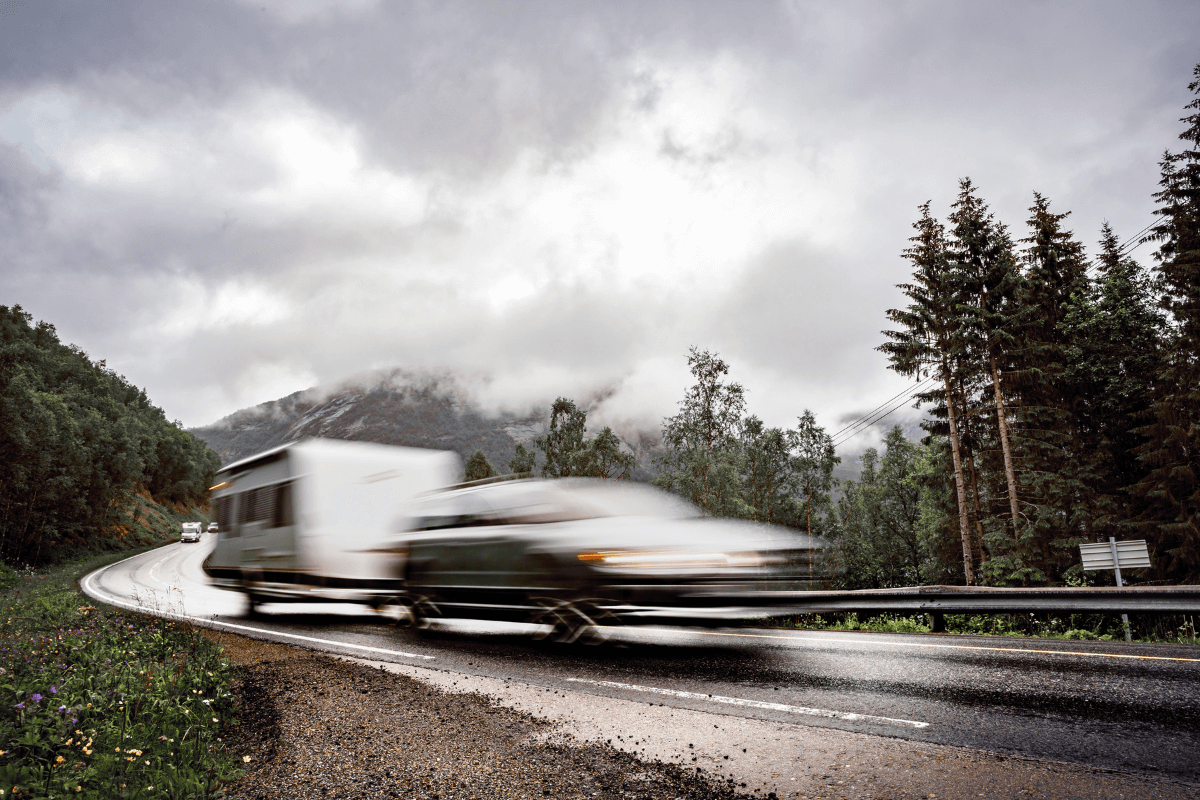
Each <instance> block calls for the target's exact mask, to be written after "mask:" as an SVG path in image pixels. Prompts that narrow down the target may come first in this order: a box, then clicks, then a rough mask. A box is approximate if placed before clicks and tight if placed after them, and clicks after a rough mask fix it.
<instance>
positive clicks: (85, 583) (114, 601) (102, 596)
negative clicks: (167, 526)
mask: <svg viewBox="0 0 1200 800" xmlns="http://www.w3.org/2000/svg"><path fill="white" fill-rule="evenodd" d="M132 558H137V556H132ZM121 563H124V562H121V561H118V562H117V564H121ZM117 564H110V565H109V566H107V567H102V568H101V569H98V570H96V571H95V572H92V573H89V574H88V575H86V576H85V577H84V579H83V580H82V581H80V583H79V587H80V588H81V589H83V592H84V594H86V595H87V596H88V597H91V598H92V599H94V600H98V601H100V602H101V603H108V604H109V605H114V606H117V607H118V608H125V609H128V610H130V611H137V612H138V613H140V614H149V615H151V616H155V617H162V618H163V619H170V620H175V621H176V622H190V623H192V624H194V625H199V626H201V627H204V628H213V629H215V630H237V631H252V632H254V633H260V634H266V635H267V636H268V637H270V636H282V637H285V638H287V639H296V640H299V641H302V642H312V643H314V644H325V645H332V646H334V647H345V648H348V649H350V650H362V651H365V652H368V653H383V654H386V655H390V656H400V657H402V658H424V659H426V660H433V659H436V658H437V656H427V655H423V654H421V653H405V652H403V651H402V650H388V649H387V648H384V647H370V646H368V645H365V644H351V643H349V642H339V641H336V640H334V639H318V638H316V637H315V636H301V635H300V634H298V633H284V632H283V631H273V630H271V629H269V628H255V627H254V626H252V625H238V624H236V623H233V622H220V621H218V620H215V619H205V618H204V617H194V616H192V615H191V614H176V613H174V612H171V611H163V610H161V609H155V608H147V607H146V606H142V605H139V604H137V603H131V602H129V601H127V600H123V599H121V598H119V597H116V596H115V595H112V594H109V593H108V592H105V591H102V590H100V589H98V588H96V587H95V586H94V585H93V584H92V579H93V578H95V577H96V576H98V575H101V574H102V573H104V572H106V571H107V570H109V569H111V568H112V567H115V566H116V565H117ZM258 638H264V637H258Z"/></svg>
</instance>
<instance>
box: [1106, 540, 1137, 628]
mask: <svg viewBox="0 0 1200 800" xmlns="http://www.w3.org/2000/svg"><path fill="white" fill-rule="evenodd" d="M1108 546H1109V547H1111V548H1112V557H1113V569H1114V570H1116V573H1117V586H1118V587H1121V586H1124V585H1125V584H1124V583H1122V582H1121V562H1120V561H1118V560H1117V537H1115V536H1110V537H1108ZM1121 624H1122V625H1124V626H1125V641H1127V642H1132V641H1133V638H1132V637H1130V635H1129V615H1128V614H1126V613H1125V612H1124V611H1122V612H1121Z"/></svg>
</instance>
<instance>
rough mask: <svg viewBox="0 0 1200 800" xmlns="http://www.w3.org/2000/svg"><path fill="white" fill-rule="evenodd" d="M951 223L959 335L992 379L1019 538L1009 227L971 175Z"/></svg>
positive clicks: (1014, 288) (1013, 269)
mask: <svg viewBox="0 0 1200 800" xmlns="http://www.w3.org/2000/svg"><path fill="white" fill-rule="evenodd" d="M949 223H950V226H949V233H950V238H949V243H948V246H947V259H948V260H949V262H950V264H951V268H952V269H953V270H954V271H955V272H957V273H958V275H959V276H960V277H959V279H960V280H961V282H962V286H963V289H964V291H963V301H962V303H961V304H960V305H959V325H960V331H961V332H960V336H962V338H963V339H964V341H965V342H966V343H967V346H968V347H969V348H970V349H971V351H972V352H973V353H975V354H977V357H978V358H979V359H980V361H981V366H982V369H983V371H984V372H985V373H986V374H987V375H988V376H989V377H990V379H991V385H992V395H993V403H994V408H995V415H996V429H997V434H998V436H999V440H1000V452H1001V457H1002V461H1003V469H1004V477H1005V481H1004V486H1005V489H1006V491H1007V495H1008V506H1009V508H1008V511H1009V516H1010V518H1011V520H1012V526H1013V531H1014V533H1016V534H1017V536H1018V537H1019V535H1020V533H1019V531H1020V523H1021V506H1020V499H1019V496H1018V492H1017V477H1016V469H1015V466H1014V463H1013V452H1012V436H1011V434H1010V424H1009V420H1008V411H1007V409H1006V408H1005V402H1004V395H1005V387H1004V386H1003V381H1002V378H1001V369H1002V367H1004V366H1005V365H1007V363H1008V361H1009V358H1010V355H1011V353H1012V351H1013V350H1014V349H1015V345H1016V339H1015V336H1014V333H1015V331H1014V328H1015V323H1016V322H1017V319H1018V317H1017V314H1018V308H1017V300H1016V298H1017V293H1018V291H1019V288H1020V283H1021V276H1020V272H1019V268H1018V265H1017V259H1016V256H1015V254H1014V252H1013V245H1012V240H1011V239H1010V238H1009V235H1008V231H1007V230H1006V228H1005V227H1004V225H1003V224H1002V223H1000V222H997V221H996V219H995V217H994V216H993V215H992V214H991V212H989V211H988V207H987V204H986V203H984V202H983V200H982V199H981V198H980V197H978V196H977V195H976V193H975V186H974V185H973V184H972V183H971V179H970V178H963V179H962V180H961V181H959V193H958V198H957V199H956V200H955V202H954V204H953V206H952V211H951V214H950V218H949Z"/></svg>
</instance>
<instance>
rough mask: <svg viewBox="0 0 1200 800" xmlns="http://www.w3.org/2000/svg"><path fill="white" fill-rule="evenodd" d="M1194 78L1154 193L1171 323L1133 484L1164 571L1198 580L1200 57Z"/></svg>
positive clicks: (1154, 236)
mask: <svg viewBox="0 0 1200 800" xmlns="http://www.w3.org/2000/svg"><path fill="white" fill-rule="evenodd" d="M1193 78H1194V80H1193V81H1192V82H1191V83H1190V84H1189V85H1188V89H1189V90H1191V92H1192V93H1193V94H1195V95H1196V98H1195V99H1194V100H1192V102H1190V103H1189V104H1188V105H1187V108H1188V109H1191V111H1192V113H1191V114H1189V115H1188V116H1187V117H1185V118H1184V119H1183V121H1184V122H1185V123H1187V124H1188V127H1187V129H1186V130H1184V132H1183V133H1181V134H1180V135H1179V138H1180V139H1181V140H1183V141H1184V142H1186V143H1187V144H1186V147H1185V148H1184V149H1183V150H1181V151H1180V152H1178V153H1171V152H1168V153H1167V154H1166V155H1164V156H1163V159H1162V162H1161V164H1160V166H1161V178H1160V180H1159V187H1160V188H1159V191H1158V192H1157V193H1156V194H1155V195H1154V199H1155V200H1156V201H1157V202H1158V208H1157V209H1156V210H1155V212H1154V213H1155V214H1157V215H1158V216H1159V218H1160V221H1159V223H1158V224H1157V225H1155V227H1154V228H1153V229H1152V230H1151V232H1150V235H1149V237H1148V238H1149V239H1150V240H1152V241H1156V242H1158V243H1159V247H1158V251H1157V252H1156V253H1155V258H1156V259H1157V260H1158V263H1159V276H1160V278H1161V280H1162V285H1163V295H1162V300H1161V306H1162V309H1163V310H1164V311H1166V312H1167V313H1168V314H1169V315H1170V321H1171V326H1170V328H1169V332H1168V341H1167V344H1166V347H1165V348H1164V353H1165V357H1164V359H1163V364H1162V369H1161V371H1160V373H1159V375H1158V380H1157V381H1156V384H1155V387H1154V395H1153V397H1154V400H1153V405H1152V407H1151V410H1150V412H1149V413H1148V414H1147V416H1149V418H1150V419H1149V422H1148V424H1147V425H1145V427H1143V428H1141V429H1140V430H1139V433H1141V434H1142V435H1143V436H1145V437H1146V439H1147V441H1146V443H1145V444H1144V445H1143V446H1142V447H1140V448H1139V450H1138V455H1139V456H1140V458H1141V459H1142V461H1143V463H1145V464H1146V465H1147V467H1148V468H1149V469H1148V474H1147V475H1146V476H1145V477H1144V478H1143V479H1142V480H1141V481H1139V482H1138V483H1137V484H1136V485H1135V486H1134V487H1133V493H1134V494H1135V496H1136V497H1137V498H1138V499H1139V500H1140V501H1141V502H1142V503H1143V504H1144V506H1145V508H1144V510H1143V511H1142V513H1141V514H1140V515H1139V517H1138V520H1137V523H1138V525H1137V527H1138V529H1139V530H1140V531H1142V532H1143V533H1144V534H1145V535H1146V536H1147V537H1148V538H1149V539H1151V540H1152V542H1153V547H1154V553H1155V555H1156V556H1157V557H1158V558H1160V559H1163V560H1165V561H1166V562H1167V566H1166V569H1167V573H1168V574H1170V575H1171V576H1173V577H1176V578H1178V579H1181V580H1184V581H1188V582H1196V581H1198V580H1200V64H1197V65H1196V67H1195V70H1194V71H1193Z"/></svg>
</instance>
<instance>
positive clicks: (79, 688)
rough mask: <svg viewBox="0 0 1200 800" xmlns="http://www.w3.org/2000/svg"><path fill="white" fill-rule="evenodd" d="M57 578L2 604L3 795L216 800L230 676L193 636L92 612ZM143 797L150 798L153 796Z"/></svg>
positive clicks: (35, 583) (227, 772)
mask: <svg viewBox="0 0 1200 800" xmlns="http://www.w3.org/2000/svg"><path fill="white" fill-rule="evenodd" d="M67 572H68V571H66V570H63V571H60V573H59V574H58V575H56V576H52V577H51V578H49V579H48V578H46V577H41V576H38V577H33V578H27V579H25V580H24V581H22V582H21V585H20V586H19V587H18V588H17V589H16V590H15V591H10V592H9V593H7V594H5V595H4V596H3V598H2V601H3V603H4V607H6V608H7V610H6V611H4V612H3V616H2V617H0V642H2V643H3V644H2V645H0V668H2V669H0V695H3V697H0V749H2V750H3V751H4V752H5V757H4V759H3V763H2V764H0V786H4V787H5V788H6V790H7V789H9V787H14V788H13V789H11V790H10V791H12V793H13V795H14V796H37V797H62V796H68V795H69V796H72V797H84V798H89V797H90V798H110V797H128V798H132V797H145V796H151V797H170V798H203V797H215V796H217V794H218V792H219V790H220V787H221V785H222V783H223V781H224V780H225V779H226V777H228V776H231V775H232V774H233V770H234V762H233V759H232V757H231V756H230V754H229V753H227V752H226V750H225V747H224V744H223V743H222V740H221V739H222V731H223V729H224V728H225V726H227V725H230V724H232V723H233V721H234V712H235V708H234V698H233V693H232V680H233V676H232V674H231V670H230V668H229V667H228V666H227V665H226V663H225V662H224V661H222V659H221V653H220V649H219V647H217V646H216V645H214V644H213V643H212V642H211V641H209V640H208V639H207V638H205V637H204V636H203V635H201V634H200V632H199V631H197V630H195V629H193V628H191V627H190V626H186V625H181V624H179V623H174V622H167V621H164V620H159V619H151V618H146V617H141V616H138V615H130V614H125V613H122V612H117V611H110V610H106V609H102V608H94V607H92V606H91V605H89V604H88V602H87V600H86V598H84V596H83V595H82V594H80V593H79V592H78V591H77V590H76V589H75V588H74V587H73V586H72V585H71V583H70V582H69V581H70V578H71V577H73V576H74V574H77V573H76V572H71V574H66V573H67ZM150 787H153V789H151V788H150Z"/></svg>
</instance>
